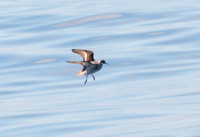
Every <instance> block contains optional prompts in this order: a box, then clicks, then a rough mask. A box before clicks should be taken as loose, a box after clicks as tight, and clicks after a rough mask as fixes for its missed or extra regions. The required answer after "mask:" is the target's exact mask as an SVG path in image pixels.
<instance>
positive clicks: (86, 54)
mask: <svg viewBox="0 0 200 137" xmlns="http://www.w3.org/2000/svg"><path fill="white" fill-rule="evenodd" d="M72 51H73V52H74V53H77V54H79V55H80V56H81V57H82V58H83V61H94V53H93V52H92V51H90V50H84V49H72Z"/></svg>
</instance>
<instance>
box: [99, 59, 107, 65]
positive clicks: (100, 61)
mask: <svg viewBox="0 0 200 137" xmlns="http://www.w3.org/2000/svg"><path fill="white" fill-rule="evenodd" d="M98 64H102V65H103V64H107V65H109V64H108V63H106V61H105V60H103V59H101V60H99V61H98Z"/></svg>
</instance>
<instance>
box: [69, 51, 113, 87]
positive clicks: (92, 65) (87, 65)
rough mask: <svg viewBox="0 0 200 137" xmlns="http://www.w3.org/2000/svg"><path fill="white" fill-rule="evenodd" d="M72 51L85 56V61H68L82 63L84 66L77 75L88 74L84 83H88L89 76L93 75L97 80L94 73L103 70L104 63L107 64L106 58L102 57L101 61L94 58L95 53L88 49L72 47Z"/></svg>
mask: <svg viewBox="0 0 200 137" xmlns="http://www.w3.org/2000/svg"><path fill="white" fill-rule="evenodd" d="M72 52H74V53H76V54H78V55H80V56H81V57H82V58H83V61H66V62H68V63H75V64H80V65H82V66H83V68H82V69H81V70H80V71H79V72H78V73H77V74H76V75H77V76H86V80H85V82H84V84H86V83H87V80H88V76H89V75H91V76H92V77H93V79H94V80H95V76H94V75H93V74H94V73H96V72H97V71H99V70H101V68H102V66H103V64H107V65H109V64H108V63H106V61H105V60H103V59H101V60H99V61H97V62H96V61H95V60H94V53H93V52H92V51H91V50H86V49H72Z"/></svg>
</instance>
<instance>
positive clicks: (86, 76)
mask: <svg viewBox="0 0 200 137" xmlns="http://www.w3.org/2000/svg"><path fill="white" fill-rule="evenodd" d="M87 79H88V75H87V76H86V80H85V82H84V84H86V83H87Z"/></svg>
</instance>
